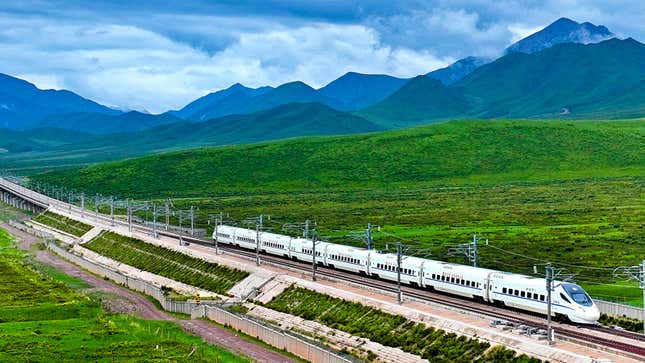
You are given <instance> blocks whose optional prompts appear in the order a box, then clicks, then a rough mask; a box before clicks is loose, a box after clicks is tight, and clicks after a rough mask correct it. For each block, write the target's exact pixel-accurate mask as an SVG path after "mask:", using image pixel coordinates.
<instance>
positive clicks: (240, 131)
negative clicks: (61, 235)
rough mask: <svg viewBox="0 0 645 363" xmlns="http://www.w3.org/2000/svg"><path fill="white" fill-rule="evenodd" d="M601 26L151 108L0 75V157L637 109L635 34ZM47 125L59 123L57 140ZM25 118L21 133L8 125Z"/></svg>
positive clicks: (566, 25)
mask: <svg viewBox="0 0 645 363" xmlns="http://www.w3.org/2000/svg"><path fill="white" fill-rule="evenodd" d="M612 36H613V34H612V33H611V32H609V30H608V29H607V28H605V27H603V26H595V25H593V24H590V23H582V24H580V23H577V22H574V21H571V20H569V19H559V20H558V21H556V22H554V23H553V24H551V25H549V26H547V27H546V28H545V29H543V30H541V31H539V32H537V33H535V34H533V35H531V36H529V37H527V38H525V39H522V40H520V41H519V42H517V43H515V44H512V45H511V46H509V47H508V48H507V49H506V50H505V51H504V55H503V56H501V57H500V58H498V59H495V60H491V59H485V58H478V57H468V58H465V59H462V60H460V61H458V62H456V63H454V64H453V65H451V66H449V67H447V68H443V69H439V70H436V71H433V72H430V73H428V74H427V75H421V76H417V77H414V78H411V79H403V78H396V77H392V76H388V75H371V74H360V73H355V72H349V73H346V74H344V75H343V76H341V77H340V78H338V79H336V80H334V81H332V82H330V83H329V84H327V85H326V86H324V87H322V88H320V89H314V88H312V87H310V86H309V85H307V84H305V83H303V82H300V81H295V82H289V83H286V84H283V85H280V86H278V87H268V86H267V87H259V88H249V87H245V86H243V85H241V84H235V85H233V86H231V87H229V88H227V89H224V90H221V91H217V92H213V93H210V94H208V95H206V96H204V97H201V98H199V99H197V100H195V101H193V102H191V103H190V104H188V105H186V106H185V107H184V108H182V109H181V110H178V111H170V112H166V113H164V114H161V115H150V114H145V113H140V112H136V111H132V112H122V111H119V110H114V109H111V108H108V107H105V106H102V105H100V104H98V103H95V102H93V101H91V100H87V99H85V98H82V97H81V96H78V95H76V94H74V93H72V92H69V91H53V90H39V89H38V88H36V87H35V86H34V85H33V84H30V83H28V82H26V81H23V80H20V79H17V78H14V77H11V76H7V75H0V128H1V127H4V128H5V130H2V133H3V135H2V137H0V149H4V151H5V153H4V154H2V156H0V158H1V159H3V161H6V160H8V159H7V158H8V157H9V154H12V153H13V154H15V153H20V152H26V153H32V154H30V155H29V157H32V156H34V157H35V155H34V153H36V154H37V153H46V152H47V151H51V152H57V153H59V154H61V153H67V154H65V155H68V156H69V159H68V160H74V161H73V162H79V160H81V161H82V160H85V159H84V158H85V156H83V155H84V153H85V154H88V155H89V154H92V153H99V154H100V155H102V156H101V157H100V158H107V159H109V158H110V157H112V158H117V156H122V157H127V156H131V155H140V154H142V153H149V152H156V151H159V150H167V149H176V148H181V147H188V146H201V145H224V144H235V143H248V142H257V141H264V140H273V139H279V138H287V137H296V136H308V135H331V134H351V133H361V132H372V131H377V130H381V129H391V128H402V127H409V126H414V125H419V124H425V123H431V122H436V121H439V120H445V119H452V118H500V117H522V118H563V119H574V118H583V117H584V118H619V117H624V118H633V117H642V116H644V115H645V62H643V59H645V50H644V48H645V45H643V44H642V43H639V42H638V41H636V40H634V39H631V38H629V39H625V40H619V39H616V38H611V37H612ZM605 38H609V39H608V40H602V39H605ZM599 40H600V41H599ZM567 41H569V42H567ZM598 41H599V42H598ZM554 44H555V45H554ZM53 128H59V129H66V130H69V132H68V131H65V132H62V131H61V132H60V133H58V135H59V137H58V139H57V133H56V132H55V130H53ZM26 129H31V130H32V131H31V136H29V134H28V133H23V132H20V131H17V130H26ZM10 130H14V131H10ZM116 133H119V134H120V135H114V134H116ZM119 148H120V149H119ZM121 149H122V150H121ZM0 151H2V150H0ZM7 151H8V152H7ZM41 156H42V157H43V158H44V157H45V156H44V155H40V156H38V157H41ZM50 156H51V155H50ZM90 159H91V158H90ZM70 162H71V161H70Z"/></svg>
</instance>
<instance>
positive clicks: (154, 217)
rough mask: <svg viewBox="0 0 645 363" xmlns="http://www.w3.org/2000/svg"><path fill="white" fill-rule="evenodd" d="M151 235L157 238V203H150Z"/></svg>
mask: <svg viewBox="0 0 645 363" xmlns="http://www.w3.org/2000/svg"><path fill="white" fill-rule="evenodd" d="M152 237H153V238H157V205H156V204H155V203H154V202H153V203H152Z"/></svg>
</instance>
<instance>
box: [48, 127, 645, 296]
mask: <svg viewBox="0 0 645 363" xmlns="http://www.w3.org/2000/svg"><path fill="white" fill-rule="evenodd" d="M644 144H645V122H644V121H642V120H639V121H615V122H598V121H595V122H555V121H553V122H551V121H513V120H504V121H458V122H448V123H442V124H436V125H432V126H425V127H420V128H415V129H409V130H402V131H391V132H384V133H376V134H370V135H359V136H348V137H329V138H303V139H296V140H289V141H281V142H275V143H265V144H258V145H248V146H237V147H222V148H209V149H198V150H188V151H182V152H177V153H169V154H160V155H154V156H149V157H144V158H139V159H133V160H126V161H121V162H115V163H107V164H101V165H97V166H92V167H88V168H84V169H80V170H72V171H67V172H57V173H51V174H44V175H40V176H37V177H36V179H37V180H41V181H47V182H50V183H60V184H61V185H66V186H67V187H70V188H76V189H78V190H85V191H86V192H88V193H90V194H94V193H102V194H104V195H105V194H110V193H112V194H115V195H120V196H124V197H125V196H129V197H134V198H138V199H148V198H150V199H155V198H159V199H157V201H158V202H160V203H163V200H162V199H161V198H164V197H172V198H173V204H174V205H175V207H176V208H181V209H187V208H189V207H190V205H195V206H197V207H198V208H199V211H198V225H199V226H202V227H203V226H208V221H207V216H208V215H209V214H213V213H218V212H224V213H228V214H229V215H230V216H231V217H233V218H235V219H241V218H246V217H250V216H256V215H258V214H260V213H263V214H266V215H270V216H271V218H270V220H267V223H268V226H269V227H270V228H272V229H273V231H275V232H280V231H281V230H280V226H281V225H282V224H283V223H287V222H302V221H304V220H305V219H312V220H315V221H317V224H318V230H319V232H320V234H322V235H323V236H325V238H326V239H329V240H331V241H333V242H340V243H348V244H356V245H360V244H361V243H362V242H360V241H357V240H354V239H350V238H348V237H347V236H348V235H349V234H350V232H352V231H358V230H362V229H364V228H365V227H366V226H367V223H374V224H376V225H379V226H381V231H380V232H375V241H376V246H377V247H378V248H384V247H385V245H386V244H390V243H391V242H395V241H401V242H403V243H404V244H405V245H406V246H407V247H409V248H411V249H413V250H414V249H417V250H418V249H424V250H426V249H429V250H430V251H431V252H432V254H431V255H430V256H428V257H430V258H437V259H445V260H450V261H456V262H462V263H466V262H467V261H465V259H463V258H460V257H459V256H449V255H448V251H449V248H450V247H454V246H456V245H457V244H459V243H465V242H469V241H471V240H472V236H473V234H478V235H481V236H484V237H487V238H488V239H489V241H490V245H489V246H482V247H481V248H480V254H481V261H480V262H481V265H483V266H484V267H490V268H496V269H502V270H510V271H514V272H521V273H532V271H533V266H534V265H537V267H538V268H540V267H541V265H542V264H544V263H546V262H554V263H556V264H557V265H559V266H563V267H567V268H568V270H569V271H570V272H574V273H577V274H578V275H577V276H576V280H577V281H579V282H581V283H582V284H583V285H584V286H585V287H586V288H588V289H589V290H590V291H591V292H592V294H594V295H595V296H598V297H601V298H604V299H608V300H616V301H621V302H628V303H633V304H641V302H640V301H641V299H642V295H641V290H640V289H638V288H636V287H631V286H633V285H630V284H628V283H625V282H621V281H618V282H617V281H615V280H614V279H613V278H612V276H611V271H612V269H613V268H614V267H616V266H623V265H635V264H638V263H640V261H641V259H642V258H643V256H645V241H644V240H645V227H644V226H645V217H644V216H645V188H644V187H645V152H644V151H643V147H642V145H644ZM574 265H575V266H574ZM578 265H580V266H583V267H576V266H578Z"/></svg>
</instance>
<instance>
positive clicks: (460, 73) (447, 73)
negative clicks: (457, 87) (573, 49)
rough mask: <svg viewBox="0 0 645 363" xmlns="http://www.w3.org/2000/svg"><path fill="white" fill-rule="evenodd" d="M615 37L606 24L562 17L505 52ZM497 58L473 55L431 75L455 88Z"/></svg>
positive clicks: (533, 50)
mask: <svg viewBox="0 0 645 363" xmlns="http://www.w3.org/2000/svg"><path fill="white" fill-rule="evenodd" d="M613 37H614V34H613V33H612V32H610V31H609V29H607V28H606V27H604V26H602V25H594V24H591V23H588V22H585V23H578V22H576V21H573V20H571V19H567V18H560V19H558V20H556V21H554V22H553V23H551V24H549V25H548V26H547V27H545V28H544V29H542V30H540V31H538V32H536V33H533V34H531V35H529V36H528V37H526V38H523V39H520V40H518V41H517V42H515V43H513V44H511V45H510V46H508V47H507V48H506V49H505V50H504V54H509V53H518V52H519V53H527V54H531V53H535V52H539V51H541V50H544V49H547V48H550V47H552V46H554V45H556V44H561V43H580V44H589V43H598V42H601V41H603V40H607V39H610V38H613ZM494 60H495V58H494V57H476V56H470V57H466V58H462V59H460V60H458V61H456V62H455V63H453V64H451V65H449V66H448V67H445V68H441V69H437V70H435V71H432V72H430V73H428V74H427V76H429V77H432V78H435V79H438V80H440V81H441V82H443V84H445V85H451V84H453V83H455V82H457V81H459V80H460V79H462V78H464V77H465V76H467V75H468V74H470V72H472V71H474V70H475V69H477V68H479V67H480V66H482V65H484V64H487V63H490V62H492V61H494Z"/></svg>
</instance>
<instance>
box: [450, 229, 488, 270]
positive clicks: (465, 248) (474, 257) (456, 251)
mask: <svg viewBox="0 0 645 363" xmlns="http://www.w3.org/2000/svg"><path fill="white" fill-rule="evenodd" d="M481 240H485V241H486V245H488V238H484V237H477V235H476V234H475V235H473V241H472V242H469V243H462V244H460V245H458V246H457V247H455V248H450V249H449V250H448V255H464V256H466V258H467V259H468V260H469V261H470V262H472V264H473V267H478V266H479V252H478V251H479V250H478V245H479V241H481Z"/></svg>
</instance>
